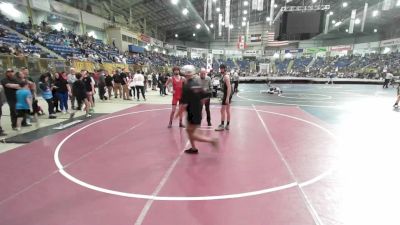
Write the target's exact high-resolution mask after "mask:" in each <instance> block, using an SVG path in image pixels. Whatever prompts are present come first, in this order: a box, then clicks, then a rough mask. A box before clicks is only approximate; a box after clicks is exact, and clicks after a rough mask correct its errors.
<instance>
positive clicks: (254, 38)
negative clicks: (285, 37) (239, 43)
mask: <svg viewBox="0 0 400 225" xmlns="http://www.w3.org/2000/svg"><path fill="white" fill-rule="evenodd" d="M261 41H262V35H261V34H251V35H250V42H261Z"/></svg>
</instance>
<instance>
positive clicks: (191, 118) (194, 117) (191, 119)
mask: <svg viewBox="0 0 400 225" xmlns="http://www.w3.org/2000/svg"><path fill="white" fill-rule="evenodd" d="M187 121H188V123H189V124H192V125H201V112H200V113H191V112H188V114H187Z"/></svg>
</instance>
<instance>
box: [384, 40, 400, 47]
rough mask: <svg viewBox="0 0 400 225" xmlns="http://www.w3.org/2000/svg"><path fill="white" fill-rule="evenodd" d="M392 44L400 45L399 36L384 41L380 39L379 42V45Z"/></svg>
mask: <svg viewBox="0 0 400 225" xmlns="http://www.w3.org/2000/svg"><path fill="white" fill-rule="evenodd" d="M393 45H400V38H396V39H389V40H384V41H381V44H380V46H381V47H387V46H393Z"/></svg>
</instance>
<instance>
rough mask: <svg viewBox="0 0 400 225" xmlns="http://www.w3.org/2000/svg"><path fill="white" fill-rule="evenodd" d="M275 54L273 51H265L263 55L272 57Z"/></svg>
mask: <svg viewBox="0 0 400 225" xmlns="http://www.w3.org/2000/svg"><path fill="white" fill-rule="evenodd" d="M275 52H276V51H274V50H265V51H264V55H265V56H273V55H275Z"/></svg>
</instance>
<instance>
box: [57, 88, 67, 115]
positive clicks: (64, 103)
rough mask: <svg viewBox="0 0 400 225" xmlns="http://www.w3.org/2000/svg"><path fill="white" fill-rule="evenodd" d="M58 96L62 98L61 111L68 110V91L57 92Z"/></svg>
mask: <svg viewBox="0 0 400 225" xmlns="http://www.w3.org/2000/svg"><path fill="white" fill-rule="evenodd" d="M57 98H58V99H59V100H60V109H61V111H67V110H68V92H57Z"/></svg>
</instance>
